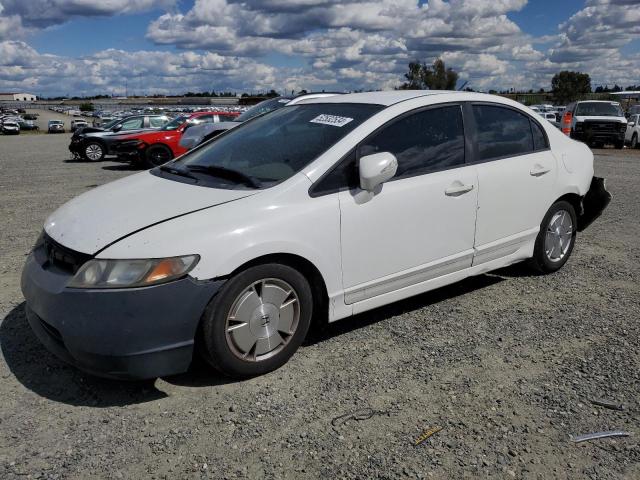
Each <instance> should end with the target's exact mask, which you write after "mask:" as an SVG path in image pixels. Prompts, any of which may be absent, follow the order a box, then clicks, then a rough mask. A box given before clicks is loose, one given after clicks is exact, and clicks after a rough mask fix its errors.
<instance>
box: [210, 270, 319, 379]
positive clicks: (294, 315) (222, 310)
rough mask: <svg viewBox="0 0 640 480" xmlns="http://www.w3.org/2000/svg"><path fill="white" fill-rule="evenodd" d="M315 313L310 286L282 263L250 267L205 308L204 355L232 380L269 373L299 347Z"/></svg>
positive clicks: (238, 275)
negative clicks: (233, 378) (232, 378)
mask: <svg viewBox="0 0 640 480" xmlns="http://www.w3.org/2000/svg"><path fill="white" fill-rule="evenodd" d="M312 312H313V295H312V293H311V287H310V286H309V282H308V281H307V279H306V278H305V277H304V276H303V275H302V274H301V273H300V272H298V271H297V270H295V269H294V268H291V267H289V266H287V265H282V264H278V263H269V264H264V265H257V266H255V267H251V268H248V269H247V270H244V271H242V272H240V273H238V274H237V275H235V276H234V277H232V278H231V279H230V280H228V281H227V282H226V283H225V284H224V286H223V287H222V289H221V290H220V291H219V292H218V294H217V295H216V296H215V297H214V298H213V300H212V301H211V302H210V303H209V305H208V306H207V309H206V310H205V313H204V315H203V319H202V323H201V328H200V335H199V339H198V340H199V342H200V349H199V350H200V353H201V354H202V356H203V358H204V359H205V360H206V361H207V363H208V364H209V365H211V366H213V367H214V368H215V369H216V370H218V371H219V372H221V373H222V374H224V375H227V376H230V377H235V378H247V377H253V376H256V375H262V374H265V373H267V372H271V371H273V370H275V369H277V368H279V367H281V366H282V365H284V364H285V363H286V362H287V361H288V360H289V358H291V356H292V355H293V354H294V353H295V351H296V350H297V349H298V347H299V346H300V344H301V343H302V341H303V340H304V338H305V337H306V335H307V332H308V330H309V325H310V324H311V316H312ZM285 332H286V333H285Z"/></svg>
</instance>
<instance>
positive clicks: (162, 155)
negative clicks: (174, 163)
mask: <svg viewBox="0 0 640 480" xmlns="http://www.w3.org/2000/svg"><path fill="white" fill-rule="evenodd" d="M144 158H145V163H146V165H147V167H149V168H153V167H158V166H160V165H162V164H163V163H167V162H168V161H169V160H171V159H172V158H173V152H172V151H171V150H170V149H169V148H168V147H165V146H164V145H151V146H150V147H148V148H147V150H146V152H144Z"/></svg>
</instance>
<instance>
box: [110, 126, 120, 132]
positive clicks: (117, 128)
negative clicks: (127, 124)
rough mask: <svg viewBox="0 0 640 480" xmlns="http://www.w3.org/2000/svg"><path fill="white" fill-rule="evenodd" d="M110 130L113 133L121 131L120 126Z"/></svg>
mask: <svg viewBox="0 0 640 480" xmlns="http://www.w3.org/2000/svg"><path fill="white" fill-rule="evenodd" d="M111 130H112V131H114V132H119V131H120V130H122V125H116V126H115V127H113V128H112V129H111Z"/></svg>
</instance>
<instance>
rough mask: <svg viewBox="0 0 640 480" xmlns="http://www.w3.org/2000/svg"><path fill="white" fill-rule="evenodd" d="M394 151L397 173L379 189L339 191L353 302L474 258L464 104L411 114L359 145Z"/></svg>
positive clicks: (364, 150) (361, 149) (346, 280)
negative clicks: (374, 190)
mask: <svg viewBox="0 0 640 480" xmlns="http://www.w3.org/2000/svg"><path fill="white" fill-rule="evenodd" d="M378 152H391V153H393V154H394V155H395V156H396V158H397V160H398V170H397V172H396V175H395V177H394V178H393V179H392V180H390V181H388V182H386V183H384V184H383V185H382V188H381V190H380V191H379V192H377V193H376V194H375V195H371V194H369V193H368V192H364V191H362V190H360V189H359V188H351V189H346V190H343V191H341V192H340V193H339V200H340V213H341V250H342V270H343V284H344V287H345V290H346V293H345V301H346V303H355V302H358V301H362V300H366V299H368V298H372V297H374V296H377V295H381V294H384V293H389V292H391V291H394V290H398V289H401V288H404V287H407V286H410V285H413V284H416V283H420V282H423V281H426V280H429V279H432V278H436V277H438V276H441V275H445V274H447V273H452V272H453V271H457V270H460V269H463V268H466V267H469V266H470V265H471V259H472V254H473V238H474V229H475V215H476V199H477V194H478V189H477V178H476V172H475V167H473V166H469V165H466V164H465V140H464V129H463V119H462V110H461V106H460V105H448V106H444V107H437V108H429V109H424V110H421V111H419V112H417V113H411V114H409V115H406V116H404V117H401V118H400V119H397V120H395V121H393V123H391V124H388V126H385V127H383V128H382V129H381V130H379V131H378V132H376V133H374V134H373V135H372V136H370V137H369V138H368V139H366V140H364V141H363V142H362V143H361V144H360V145H359V146H358V148H357V151H356V153H355V154H354V158H353V161H354V162H355V161H356V160H357V158H359V157H361V156H363V155H369V154H372V153H378Z"/></svg>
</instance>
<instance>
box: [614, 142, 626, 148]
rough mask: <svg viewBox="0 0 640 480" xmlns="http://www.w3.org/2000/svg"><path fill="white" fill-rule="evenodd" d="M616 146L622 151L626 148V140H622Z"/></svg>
mask: <svg viewBox="0 0 640 480" xmlns="http://www.w3.org/2000/svg"><path fill="white" fill-rule="evenodd" d="M614 146H615V147H616V148H617V149H618V150H622V149H623V148H624V140H620V141H619V142H616V143H614Z"/></svg>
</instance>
